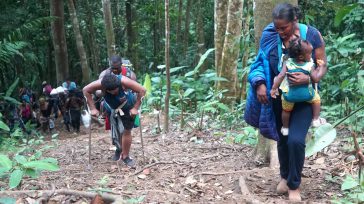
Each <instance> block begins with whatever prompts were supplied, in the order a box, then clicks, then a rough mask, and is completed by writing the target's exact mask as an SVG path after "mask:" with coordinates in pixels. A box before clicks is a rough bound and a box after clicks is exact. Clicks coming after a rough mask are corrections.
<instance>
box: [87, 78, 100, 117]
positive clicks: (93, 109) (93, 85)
mask: <svg viewBox="0 0 364 204" xmlns="http://www.w3.org/2000/svg"><path fill="white" fill-rule="evenodd" d="M99 89H102V86H101V79H99V80H96V81H93V82H91V83H89V84H88V85H87V86H85V87H84V88H83V95H84V96H85V97H86V99H87V105H88V107H89V108H90V110H91V115H97V114H98V111H97V109H96V107H95V103H94V101H93V99H92V95H91V94H92V93H93V92H95V91H96V90H99Z"/></svg>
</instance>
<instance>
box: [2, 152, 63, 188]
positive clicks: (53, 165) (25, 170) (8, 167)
mask: <svg viewBox="0 0 364 204" xmlns="http://www.w3.org/2000/svg"><path fill="white" fill-rule="evenodd" d="M41 155H42V152H41V151H40V150H39V151H37V152H36V153H35V154H34V155H32V156H29V157H26V156H23V155H20V154H16V155H15V156H14V157H13V161H11V160H10V159H9V157H8V156H6V155H0V177H2V176H8V177H9V187H10V188H16V187H17V186H18V185H19V184H20V183H21V181H22V179H23V177H24V176H30V177H32V178H37V177H38V176H39V174H40V172H41V171H58V170H59V166H58V164H57V163H58V162H57V160H56V159H54V158H45V159H40V157H41Z"/></svg>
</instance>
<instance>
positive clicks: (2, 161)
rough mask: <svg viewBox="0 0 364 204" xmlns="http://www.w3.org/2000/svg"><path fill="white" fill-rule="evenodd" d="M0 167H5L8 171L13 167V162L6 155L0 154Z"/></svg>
mask: <svg viewBox="0 0 364 204" xmlns="http://www.w3.org/2000/svg"><path fill="white" fill-rule="evenodd" d="M0 167H2V168H4V169H6V171H9V170H10V169H11V168H12V167H13V162H12V161H11V160H10V159H9V157H8V156H6V155H3V154H0Z"/></svg>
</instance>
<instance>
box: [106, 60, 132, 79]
mask: <svg viewBox="0 0 364 204" xmlns="http://www.w3.org/2000/svg"><path fill="white" fill-rule="evenodd" d="M110 64H111V66H110V67H109V68H107V69H105V70H104V71H102V72H101V73H100V75H99V79H101V78H102V77H103V76H105V75H106V74H110V73H113V74H115V75H123V76H126V77H128V78H130V79H132V80H134V81H136V80H137V78H136V75H135V73H134V72H133V71H132V70H131V69H130V68H129V67H128V66H130V61H129V60H123V59H121V57H120V56H118V55H113V56H111V57H110Z"/></svg>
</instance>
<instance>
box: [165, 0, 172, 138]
mask: <svg viewBox="0 0 364 204" xmlns="http://www.w3.org/2000/svg"><path fill="white" fill-rule="evenodd" d="M164 6H165V34H166V43H165V61H166V63H165V64H166V78H167V92H166V98H165V102H164V114H165V117H164V131H165V132H166V133H167V132H168V131H169V96H170V94H171V76H170V72H169V31H170V28H169V0H165V2H164Z"/></svg>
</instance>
